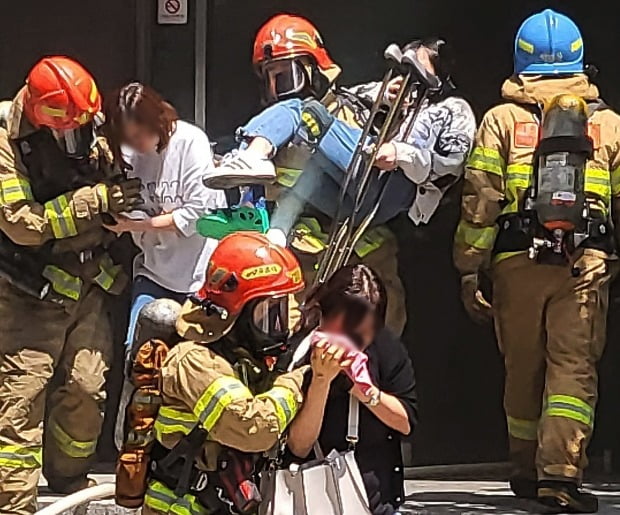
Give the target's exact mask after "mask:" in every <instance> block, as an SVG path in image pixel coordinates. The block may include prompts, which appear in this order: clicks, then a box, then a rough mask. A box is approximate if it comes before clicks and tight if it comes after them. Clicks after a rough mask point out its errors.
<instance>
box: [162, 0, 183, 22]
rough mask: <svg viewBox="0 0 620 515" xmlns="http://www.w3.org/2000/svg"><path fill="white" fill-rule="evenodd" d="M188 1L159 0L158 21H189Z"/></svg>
mask: <svg viewBox="0 0 620 515" xmlns="http://www.w3.org/2000/svg"><path fill="white" fill-rule="evenodd" d="M187 2H188V0H157V23H159V24H162V25H170V24H175V25H176V24H182V23H187Z"/></svg>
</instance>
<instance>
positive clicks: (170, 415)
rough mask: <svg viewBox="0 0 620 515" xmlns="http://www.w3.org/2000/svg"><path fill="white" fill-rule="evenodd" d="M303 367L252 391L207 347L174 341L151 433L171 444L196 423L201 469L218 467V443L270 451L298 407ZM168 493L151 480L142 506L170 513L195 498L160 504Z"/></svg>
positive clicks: (162, 379)
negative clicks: (201, 437) (200, 433)
mask: <svg viewBox="0 0 620 515" xmlns="http://www.w3.org/2000/svg"><path fill="white" fill-rule="evenodd" d="M306 370H307V367H304V368H301V369H298V370H295V371H293V372H289V373H286V374H284V375H281V376H279V377H278V378H277V379H275V381H274V382H273V386H272V387H271V388H270V389H269V390H267V391H265V392H262V393H253V392H251V391H250V389H249V388H248V387H247V386H246V385H245V384H244V383H243V382H242V381H241V379H240V378H239V375H238V373H237V371H236V370H235V369H234V368H233V366H232V365H231V364H230V363H229V362H228V361H227V360H226V359H224V358H223V357H222V356H220V355H219V354H217V353H215V352H214V351H213V350H211V349H210V348H209V347H207V346H204V345H201V344H199V343H195V342H184V343H181V344H178V345H177V346H175V347H174V348H173V349H172V350H171V351H170V353H169V354H168V357H167V358H166V361H165V362H164V365H163V367H162V370H161V398H162V404H161V407H160V408H159V412H158V416H157V419H156V420H155V426H154V432H155V438H156V439H157V441H158V442H159V443H161V444H162V445H163V446H164V447H166V448H168V449H171V448H173V447H174V446H175V445H176V444H177V443H178V442H179V441H180V440H181V439H182V438H183V437H184V436H186V435H188V434H189V433H190V431H191V430H192V429H193V428H194V427H196V425H198V424H200V425H201V427H202V428H203V429H205V430H206V431H207V433H208V437H207V441H205V444H204V449H203V453H202V456H201V457H200V458H199V460H198V463H197V464H196V465H197V467H198V468H200V469H201V470H205V471H213V470H216V466H217V458H218V456H219V452H220V449H221V446H226V447H230V448H233V449H236V450H239V451H242V452H248V453H259V452H265V451H268V450H269V449H271V448H272V447H273V446H274V445H275V444H276V443H277V442H278V439H279V438H280V436H281V435H282V433H283V432H284V430H285V429H286V428H287V426H288V425H289V424H290V422H291V421H292V420H293V418H294V417H295V415H296V414H297V412H298V410H299V408H300V407H301V404H302V401H303V397H302V389H301V387H302V382H303V378H304V375H305V372H306ZM166 492H169V489H168V488H167V487H166V485H163V484H161V483H160V482H158V481H154V480H152V481H151V482H150V483H149V489H148V491H147V493H146V497H145V503H146V505H147V506H149V507H151V508H153V509H155V510H158V511H164V512H169V511H170V507H171V506H173V505H176V504H179V503H181V504H183V503H184V502H185V501H187V502H190V501H191V502H194V501H193V499H189V498H188V499H185V500H183V499H177V498H176V496H173V497H172V498H171V499H170V502H169V503H168V504H169V507H168V508H167V509H164V508H165V506H163V505H162V502H165V501H164V499H165V493H166Z"/></svg>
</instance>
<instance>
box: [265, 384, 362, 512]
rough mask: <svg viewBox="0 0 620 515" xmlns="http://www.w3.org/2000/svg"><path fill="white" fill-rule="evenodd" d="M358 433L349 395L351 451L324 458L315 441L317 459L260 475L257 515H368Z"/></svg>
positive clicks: (356, 414) (354, 407)
mask: <svg viewBox="0 0 620 515" xmlns="http://www.w3.org/2000/svg"><path fill="white" fill-rule="evenodd" d="M358 434H359V401H358V400H357V399H356V398H355V397H353V396H351V397H350V400H349V422H348V431H347V441H348V442H349V443H350V445H351V448H350V449H349V450H348V451H346V452H338V451H336V450H333V451H332V452H330V453H329V454H328V455H327V456H324V455H323V453H322V451H321V448H320V446H319V444H318V442H317V443H315V444H314V450H315V454H316V457H317V459H316V460H313V461H311V462H308V463H304V464H302V465H291V466H290V467H289V468H288V469H280V470H277V469H271V470H267V471H265V472H262V473H261V482H260V483H261V484H260V486H261V495H262V497H263V501H262V502H261V504H260V507H259V510H258V513H259V515H306V514H307V515H371V512H370V510H369V509H368V498H367V495H366V490H365V488H364V483H363V482H362V475H361V473H360V470H359V467H358V466H357V462H356V461H355V454H354V451H353V448H354V447H355V444H356V443H357V441H358Z"/></svg>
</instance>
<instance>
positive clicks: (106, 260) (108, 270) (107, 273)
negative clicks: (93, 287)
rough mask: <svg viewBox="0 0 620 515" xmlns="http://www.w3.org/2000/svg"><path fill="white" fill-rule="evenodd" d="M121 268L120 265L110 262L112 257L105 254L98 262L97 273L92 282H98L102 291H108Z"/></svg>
mask: <svg viewBox="0 0 620 515" xmlns="http://www.w3.org/2000/svg"><path fill="white" fill-rule="evenodd" d="M122 270H123V267H122V266H121V265H115V264H114V263H113V262H112V258H110V256H108V255H107V254H106V255H105V256H104V257H103V258H101V261H100V262H99V273H98V274H97V276H96V277H95V279H94V282H95V283H96V284H98V285H99V286H100V287H101V288H102V289H103V290H104V291H109V290H110V288H112V286H114V281H116V278H117V277H118V274H120V273H121V272H122Z"/></svg>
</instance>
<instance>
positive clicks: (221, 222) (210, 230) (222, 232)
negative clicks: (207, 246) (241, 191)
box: [196, 206, 269, 240]
mask: <svg viewBox="0 0 620 515" xmlns="http://www.w3.org/2000/svg"><path fill="white" fill-rule="evenodd" d="M196 230H197V231H198V234H200V235H201V236H204V237H205V238H213V239H216V240H221V239H222V238H224V237H225V236H228V235H229V234H232V233H235V232H239V231H254V232H260V233H263V234H264V233H266V232H267V231H268V230H269V214H268V213H267V210H266V209H264V208H258V207H245V206H239V207H228V208H223V209H216V210H214V211H212V212H211V213H209V214H207V215H203V216H202V217H200V219H199V220H198V222H196Z"/></svg>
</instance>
